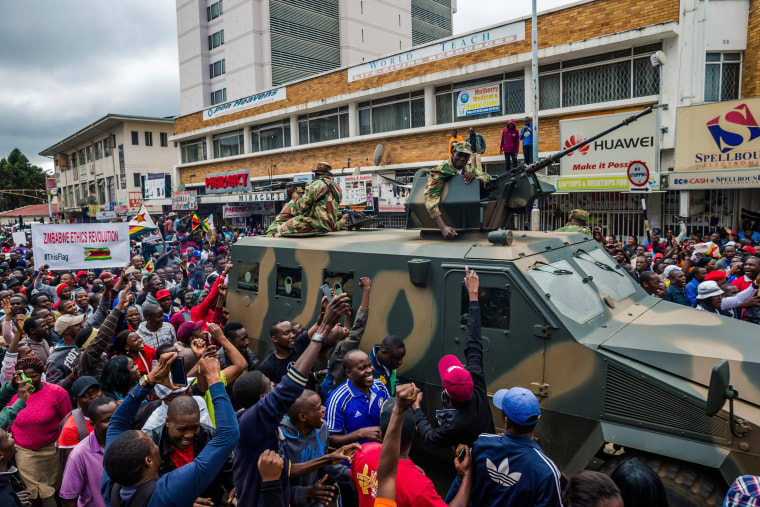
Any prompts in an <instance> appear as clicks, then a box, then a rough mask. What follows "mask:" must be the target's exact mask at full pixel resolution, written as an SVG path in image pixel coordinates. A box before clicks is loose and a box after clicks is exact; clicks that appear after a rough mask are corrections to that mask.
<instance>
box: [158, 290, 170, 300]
mask: <svg viewBox="0 0 760 507" xmlns="http://www.w3.org/2000/svg"><path fill="white" fill-rule="evenodd" d="M171 295H172V293H171V292H170V291H169V289H161V290H160V291H158V292H156V301H160V300H162V299H164V298H168V297H171Z"/></svg>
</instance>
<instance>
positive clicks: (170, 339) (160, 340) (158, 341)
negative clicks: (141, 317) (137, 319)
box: [137, 322, 177, 349]
mask: <svg viewBox="0 0 760 507" xmlns="http://www.w3.org/2000/svg"><path fill="white" fill-rule="evenodd" d="M137 334H138V335H140V338H142V341H143V343H144V344H145V345H146V346H148V347H150V348H152V349H158V347H160V346H161V345H163V344H165V343H168V344H169V345H174V344H175V343H177V332H176V331H175V330H174V326H172V325H171V324H169V323H168V322H164V323H163V324H162V325H161V327H160V328H159V329H158V331H150V330H149V329H148V326H147V325H146V323H145V322H141V323H140V327H138V328H137Z"/></svg>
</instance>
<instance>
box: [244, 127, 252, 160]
mask: <svg viewBox="0 0 760 507" xmlns="http://www.w3.org/2000/svg"><path fill="white" fill-rule="evenodd" d="M243 153H251V126H250V125H246V126H245V127H243Z"/></svg>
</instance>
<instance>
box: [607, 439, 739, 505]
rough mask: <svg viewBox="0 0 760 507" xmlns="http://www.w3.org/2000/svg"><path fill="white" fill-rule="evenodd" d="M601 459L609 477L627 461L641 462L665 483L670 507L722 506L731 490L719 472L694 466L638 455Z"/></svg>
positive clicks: (660, 457)
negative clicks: (635, 460) (636, 460)
mask: <svg viewBox="0 0 760 507" xmlns="http://www.w3.org/2000/svg"><path fill="white" fill-rule="evenodd" d="M599 457H600V459H603V460H604V464H603V465H602V467H601V468H600V469H599V471H600V472H603V473H605V474H607V475H611V474H612V472H614V471H615V469H616V468H617V467H618V466H619V465H620V464H621V463H623V462H624V461H627V460H629V459H631V458H639V459H640V460H641V461H643V462H644V463H645V464H646V465H647V466H648V467H649V468H651V469H652V470H654V471H655V472H657V475H658V476H659V477H660V479H662V483H663V485H664V486H665V493H666V494H667V496H668V503H669V504H670V507H703V506H718V505H721V504H722V502H723V498H724V497H725V496H726V491H727V490H728V488H727V487H726V485H725V481H724V480H723V478H722V477H721V476H720V474H719V473H718V472H717V471H715V470H713V469H710V468H707V467H702V466H699V465H695V464H693V463H684V462H682V461H676V460H673V459H670V458H666V457H662V456H657V455H655V454H646V453H638V452H637V453H630V454H629V453H625V454H622V455H620V456H599ZM605 458H606V459H605Z"/></svg>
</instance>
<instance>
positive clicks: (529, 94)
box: [523, 65, 541, 114]
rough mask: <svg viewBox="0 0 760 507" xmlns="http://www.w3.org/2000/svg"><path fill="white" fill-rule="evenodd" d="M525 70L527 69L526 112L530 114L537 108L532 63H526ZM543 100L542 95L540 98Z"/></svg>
mask: <svg viewBox="0 0 760 507" xmlns="http://www.w3.org/2000/svg"><path fill="white" fill-rule="evenodd" d="M523 70H524V71H525V113H526V114H530V113H532V112H533V110H534V109H535V105H534V104H533V73H532V71H531V67H530V65H526V66H525V67H524V68H523ZM538 100H539V101H540V100H541V97H539V99H538Z"/></svg>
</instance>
